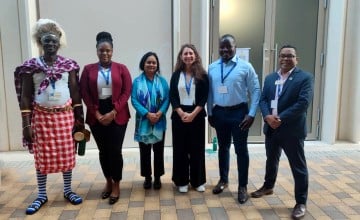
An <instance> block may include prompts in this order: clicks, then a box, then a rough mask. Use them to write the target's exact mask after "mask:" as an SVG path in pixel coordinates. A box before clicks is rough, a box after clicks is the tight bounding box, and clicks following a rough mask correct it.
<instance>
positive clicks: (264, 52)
mask: <svg viewBox="0 0 360 220" xmlns="http://www.w3.org/2000/svg"><path fill="white" fill-rule="evenodd" d="M268 51H269V49H268V48H267V47H266V44H265V43H263V51H262V74H263V73H265V71H266V70H267V69H266V53H267V52H268Z"/></svg>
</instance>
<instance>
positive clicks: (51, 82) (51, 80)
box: [50, 79, 55, 90]
mask: <svg viewBox="0 0 360 220" xmlns="http://www.w3.org/2000/svg"><path fill="white" fill-rule="evenodd" d="M50 84H51V87H52V88H53V90H55V80H54V79H50Z"/></svg>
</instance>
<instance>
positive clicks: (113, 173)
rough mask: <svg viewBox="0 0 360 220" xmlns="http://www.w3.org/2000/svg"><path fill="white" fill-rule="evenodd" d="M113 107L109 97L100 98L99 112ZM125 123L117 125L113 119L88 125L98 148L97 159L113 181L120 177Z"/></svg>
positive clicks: (106, 175) (105, 173) (104, 111)
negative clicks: (104, 123) (108, 122)
mask: <svg viewBox="0 0 360 220" xmlns="http://www.w3.org/2000/svg"><path fill="white" fill-rule="evenodd" d="M112 109H113V107H112V104H111V98H110V99H106V100H100V103H99V112H100V113H101V114H105V113H107V112H110V111H111V110H112ZM126 127H127V124H124V125H118V124H116V123H115V122H114V121H113V122H111V124H110V125H108V126H103V125H101V124H100V123H96V124H95V125H93V126H90V130H91V132H92V134H93V136H94V139H95V142H96V144H97V147H98V149H99V160H100V165H101V169H102V171H103V173H104V176H105V178H112V179H113V180H114V181H116V182H117V181H120V180H121V179H122V169H123V156H122V145H123V142H124V137H125V131H126Z"/></svg>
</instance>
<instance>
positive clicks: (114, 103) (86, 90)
mask: <svg viewBox="0 0 360 220" xmlns="http://www.w3.org/2000/svg"><path fill="white" fill-rule="evenodd" d="M96 41H97V43H96V48H97V55H98V57H99V62H97V63H93V64H88V65H86V66H85V67H84V70H83V72H82V75H81V79H80V90H81V95H82V98H83V100H84V102H85V104H86V106H87V114H86V123H87V124H88V125H89V126H90V129H91V132H92V134H93V136H94V138H95V141H96V144H97V146H98V149H99V160H100V165H101V169H102V171H103V173H104V176H105V178H106V185H105V188H104V190H103V192H102V194H101V197H102V199H107V198H109V197H110V198H109V204H114V203H116V202H117V201H118V199H119V195H120V180H121V179H122V168H123V158H122V145H123V141H124V136H125V131H126V127H127V123H128V121H129V118H130V111H129V106H128V103H127V102H128V99H129V97H130V94H131V82H132V80H131V76H130V73H129V70H128V69H127V67H126V66H125V65H123V64H120V63H116V62H113V61H112V60H111V57H112V54H113V40H112V37H111V34H110V33H108V32H100V33H98V34H97V36H96Z"/></svg>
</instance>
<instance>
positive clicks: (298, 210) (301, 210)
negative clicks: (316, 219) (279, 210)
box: [291, 204, 306, 219]
mask: <svg viewBox="0 0 360 220" xmlns="http://www.w3.org/2000/svg"><path fill="white" fill-rule="evenodd" d="M305 212H306V206H305V205H304V204H296V205H295V207H294V209H293V211H292V214H291V217H292V218H293V219H301V218H302V217H304V216H305Z"/></svg>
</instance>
